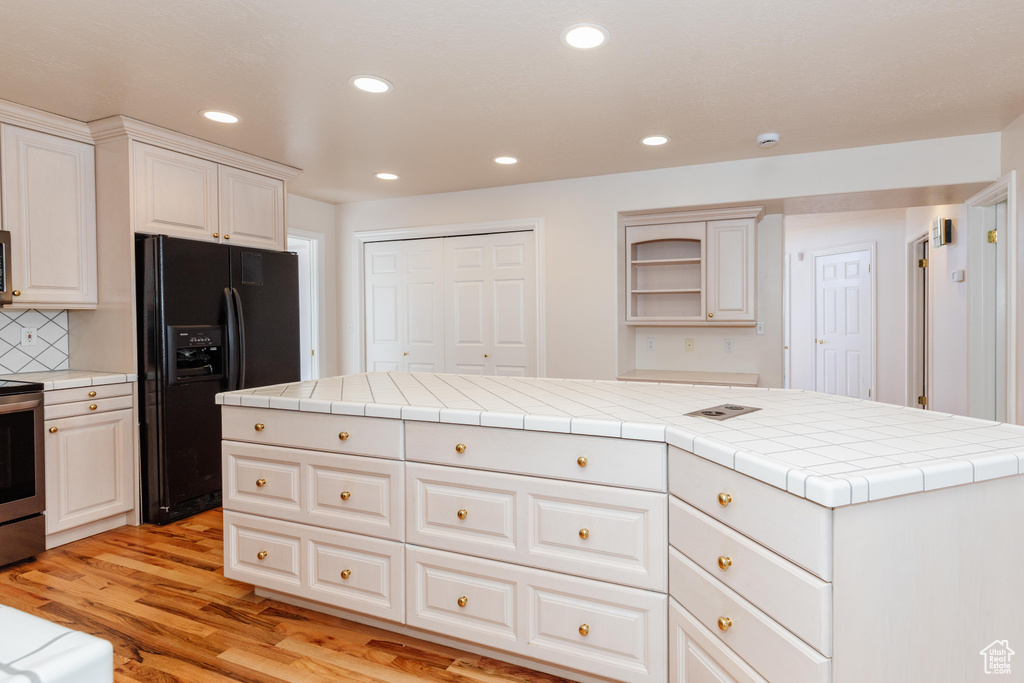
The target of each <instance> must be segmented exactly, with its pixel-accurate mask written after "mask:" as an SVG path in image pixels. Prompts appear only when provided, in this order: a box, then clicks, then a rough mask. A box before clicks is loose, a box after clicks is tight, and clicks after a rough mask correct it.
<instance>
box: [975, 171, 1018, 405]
mask: <svg viewBox="0 0 1024 683" xmlns="http://www.w3.org/2000/svg"><path fill="white" fill-rule="evenodd" d="M1001 202H1006V230H1005V233H1006V235H1005V237H1004V236H1003V235H1000V236H999V239H1000V240H1005V244H1006V421H1007V422H1010V423H1016V422H1017V172H1016V171H1010V172H1009V173H1007V174H1006V175H1004V176H1003V177H1002V178H1000V179H999V180H997V181H996V182H994V183H992V184H991V185H989V186H988V187H986V188H985V189H983V190H982V191H980V192H978V193H977V194H975V195H973V196H971V197H969V198H968V199H967V201H966V202H964V207H965V208H966V209H967V216H968V222H969V226H968V233H967V239H968V240H969V241H968V264H969V265H968V271H967V272H968V273H971V272H975V273H977V272H981V266H980V264H981V263H982V262H983V261H982V258H983V256H982V253H981V249H982V246H983V245H984V244H985V234H984V233H985V230H984V225H985V223H984V221H985V210H986V209H989V208H991V207H994V206H995V205H996V204H999V203H1001ZM967 291H968V295H967V318H968V321H969V322H970V324H969V325H968V329H969V330H970V331H969V333H968V336H967V356H968V366H967V367H968V370H967V372H968V386H969V390H968V412H969V413H971V414H972V415H973V414H974V405H976V402H977V399H976V395H977V394H978V393H980V392H985V391H987V392H990V393H992V394H994V393H995V386H993V381H994V378H992V377H986V376H984V373H982V372H980V371H979V370H978V368H980V367H982V366H983V363H981V362H980V354H983V353H984V352H985V348H984V343H983V342H984V341H985V340H984V332H985V330H984V329H983V328H984V325H979V324H977V321H978V320H980V319H981V311H982V310H983V306H984V299H983V295H984V292H983V291H981V288H979V287H978V286H977V283H976V282H975V281H974V280H973V279H971V278H970V277H968V281H967Z"/></svg>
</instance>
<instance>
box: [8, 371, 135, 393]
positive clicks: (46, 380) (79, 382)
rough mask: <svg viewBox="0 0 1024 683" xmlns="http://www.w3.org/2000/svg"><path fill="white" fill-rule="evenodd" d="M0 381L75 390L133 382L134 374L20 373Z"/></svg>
mask: <svg viewBox="0 0 1024 683" xmlns="http://www.w3.org/2000/svg"><path fill="white" fill-rule="evenodd" d="M0 379H13V380H16V381H19V382H42V384H43V389H44V390H45V391H50V390H51V389H77V388H78V387H91V386H96V385H98V384H121V383H122V382H135V381H136V380H137V379H138V376H137V375H134V374H121V373H116V372H92V371H89V370H50V371H47V372H20V373H17V374H13V375H0Z"/></svg>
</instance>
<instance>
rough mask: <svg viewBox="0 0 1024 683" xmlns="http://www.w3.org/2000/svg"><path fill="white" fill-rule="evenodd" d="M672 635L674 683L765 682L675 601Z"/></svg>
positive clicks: (671, 612)
mask: <svg viewBox="0 0 1024 683" xmlns="http://www.w3.org/2000/svg"><path fill="white" fill-rule="evenodd" d="M668 633H669V636H668V637H669V641H668V680H669V681H670V683H765V680H764V679H763V678H761V676H760V675H758V673H757V672H756V671H754V670H753V669H751V668H750V666H749V665H747V663H746V662H744V661H743V660H742V659H740V658H739V657H737V656H736V654H734V653H733V652H732V651H731V650H730V649H729V648H727V647H726V646H724V645H722V644H721V642H719V640H718V638H717V637H715V635H714V634H713V633H712V632H711V631H709V630H708V629H707V628H705V627H704V625H703V624H701V623H700V622H699V621H697V620H696V619H695V618H694V617H693V616H692V615H691V614H690V613H689V612H687V611H686V610H684V609H683V608H682V607H681V606H680V605H679V603H678V602H676V601H675V599H674V598H669V600H668Z"/></svg>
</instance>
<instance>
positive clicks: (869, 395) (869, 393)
mask: <svg viewBox="0 0 1024 683" xmlns="http://www.w3.org/2000/svg"><path fill="white" fill-rule="evenodd" d="M868 398H871V390H870V389H868Z"/></svg>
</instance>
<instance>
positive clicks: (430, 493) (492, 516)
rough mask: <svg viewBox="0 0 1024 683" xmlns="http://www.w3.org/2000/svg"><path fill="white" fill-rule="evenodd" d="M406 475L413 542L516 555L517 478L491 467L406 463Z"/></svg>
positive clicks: (409, 523)
mask: <svg viewBox="0 0 1024 683" xmlns="http://www.w3.org/2000/svg"><path fill="white" fill-rule="evenodd" d="M406 474H408V476H409V501H408V508H407V509H408V515H409V520H408V540H409V541H410V542H412V543H418V544H421V545H427V546H434V547H440V548H446V549H450V550H463V549H467V548H475V549H476V550H474V552H481V553H486V554H488V555H489V556H494V555H496V554H497V555H500V556H501V557H502V558H503V559H513V558H515V557H517V552H516V551H517V538H516V517H517V511H516V501H517V498H518V493H517V491H516V488H515V485H516V484H517V483H519V482H517V481H515V480H512V479H510V478H509V477H506V476H502V475H497V474H493V473H489V472H461V471H458V470H454V469H452V468H448V467H430V466H427V465H414V464H407V465H406Z"/></svg>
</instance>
